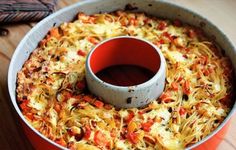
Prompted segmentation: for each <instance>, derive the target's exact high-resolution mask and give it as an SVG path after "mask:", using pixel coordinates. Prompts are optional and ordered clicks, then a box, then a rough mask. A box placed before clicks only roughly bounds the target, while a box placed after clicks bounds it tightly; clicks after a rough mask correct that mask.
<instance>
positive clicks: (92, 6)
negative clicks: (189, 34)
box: [8, 1, 235, 148]
mask: <svg viewBox="0 0 236 150" xmlns="http://www.w3.org/2000/svg"><path fill="white" fill-rule="evenodd" d="M114 3H115V4H114ZM129 3H130V4H131V5H132V6H133V7H132V9H136V8H137V11H142V12H146V13H148V14H150V15H154V16H159V17H165V18H170V19H176V18H177V19H180V20H182V21H183V22H186V23H189V24H192V25H195V26H201V27H202V28H203V29H204V31H205V32H206V33H208V34H209V36H214V37H215V40H216V42H217V43H218V44H219V45H220V46H221V47H222V48H223V49H225V50H226V54H227V55H228V56H230V57H231V61H232V62H233V65H234V67H235V60H234V59H233V58H234V57H235V49H234V48H233V46H232V44H231V42H230V41H229V40H228V39H227V37H225V35H224V34H223V33H222V32H221V31H219V30H218V29H217V28H216V27H215V26H214V25H212V24H211V23H210V22H208V21H207V20H206V19H204V18H202V17H200V16H198V15H196V14H195V13H192V12H190V11H188V10H186V9H183V8H181V9H180V8H179V7H178V6H175V5H173V4H168V3H165V2H161V1H145V2H142V1H130V2H129ZM125 6H127V2H125V1H88V2H87V1H84V2H81V3H78V4H76V5H74V6H71V7H68V8H66V9H64V10H61V11H59V12H57V13H55V14H54V15H52V16H50V17H49V18H47V19H45V20H44V21H42V22H41V23H39V24H38V25H37V26H36V27H35V28H34V29H32V31H31V32H29V33H28V34H27V36H26V37H25V38H24V39H23V41H22V42H21V43H20V45H19V46H18V48H17V50H16V52H15V54H14V56H13V58H12V62H11V64H10V68H9V78H8V81H9V91H10V95H11V98H12V102H13V104H14V106H15V108H16V110H17V112H18V113H19V115H20V117H21V118H22V119H23V120H24V121H25V119H24V117H23V116H22V114H21V112H20V110H19V108H18V106H17V104H16V100H15V93H14V92H15V86H16V85H15V81H16V73H17V71H19V70H20V69H21V67H22V65H23V63H24V62H25V60H26V59H27V58H28V56H29V54H30V52H32V51H33V50H34V49H35V47H36V46H37V43H38V42H39V41H40V40H41V39H42V38H43V37H44V36H45V34H46V33H47V32H48V30H49V29H50V28H51V27H52V26H53V25H54V23H56V25H59V24H61V23H62V22H67V21H70V20H72V19H73V17H74V16H75V15H76V14H77V12H78V10H79V11H82V12H85V13H88V14H93V13H96V12H100V11H102V12H110V11H114V10H117V9H123V8H124V7H125ZM128 6H130V5H128ZM155 14H156V15H155ZM173 14H174V15H173ZM39 33H40V34H39ZM22 50H24V51H23V53H22ZM233 110H234V109H233ZM233 110H232V111H231V112H230V113H229V115H228V117H227V118H226V120H225V121H224V122H223V123H222V124H221V126H220V127H218V128H217V129H216V130H215V131H214V132H213V133H212V134H211V135H209V136H208V137H206V138H205V139H203V140H202V141H201V142H199V143H198V144H194V145H192V146H191V147H189V148H193V147H196V146H197V145H199V144H201V143H203V142H204V141H206V140H207V139H209V138H210V137H211V136H212V135H213V134H215V133H216V132H218V131H219V130H220V129H221V128H222V127H223V126H224V125H225V124H226V122H227V121H228V120H229V118H230V116H231V115H232V113H233ZM25 123H26V122H25ZM26 124H27V123H26ZM27 125H28V124H27ZM29 127H30V128H31V129H29ZM26 128H27V129H29V130H33V131H34V132H36V133H37V134H39V133H38V132H37V131H36V130H35V129H33V128H32V127H31V126H30V125H28V127H26ZM30 132H32V131H30ZM34 132H33V133H32V134H35V133H34ZM40 136H41V138H42V139H41V138H40V139H41V140H43V139H44V140H45V137H43V136H42V135H40ZM47 141H48V142H50V143H51V144H52V142H51V141H49V140H47ZM42 145H43V144H40V146H42ZM36 147H39V145H38V146H37V145H36Z"/></svg>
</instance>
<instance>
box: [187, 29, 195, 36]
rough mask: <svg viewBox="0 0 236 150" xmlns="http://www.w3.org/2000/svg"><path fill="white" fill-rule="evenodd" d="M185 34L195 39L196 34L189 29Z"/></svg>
mask: <svg viewBox="0 0 236 150" xmlns="http://www.w3.org/2000/svg"><path fill="white" fill-rule="evenodd" d="M187 34H188V36H189V37H190V38H195V37H196V36H197V34H196V32H195V31H194V30H193V29H189V30H188V33H187Z"/></svg>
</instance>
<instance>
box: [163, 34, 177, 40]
mask: <svg viewBox="0 0 236 150" xmlns="http://www.w3.org/2000/svg"><path fill="white" fill-rule="evenodd" d="M162 35H163V36H165V37H166V38H168V39H169V40H170V41H173V40H174V38H173V37H172V36H171V35H170V33H168V32H164V33H163V34H162Z"/></svg>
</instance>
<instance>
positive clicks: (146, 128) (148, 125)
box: [141, 119, 154, 132]
mask: <svg viewBox="0 0 236 150" xmlns="http://www.w3.org/2000/svg"><path fill="white" fill-rule="evenodd" d="M153 124H154V121H153V120H152V119H150V120H148V121H147V122H146V123H142V124H141V126H142V129H143V130H144V131H146V132H149V131H150V130H151V126H152V125H153Z"/></svg>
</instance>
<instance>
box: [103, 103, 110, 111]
mask: <svg viewBox="0 0 236 150" xmlns="http://www.w3.org/2000/svg"><path fill="white" fill-rule="evenodd" d="M104 108H105V109H107V110H111V109H112V106H111V105H109V104H105V105H104Z"/></svg>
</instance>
